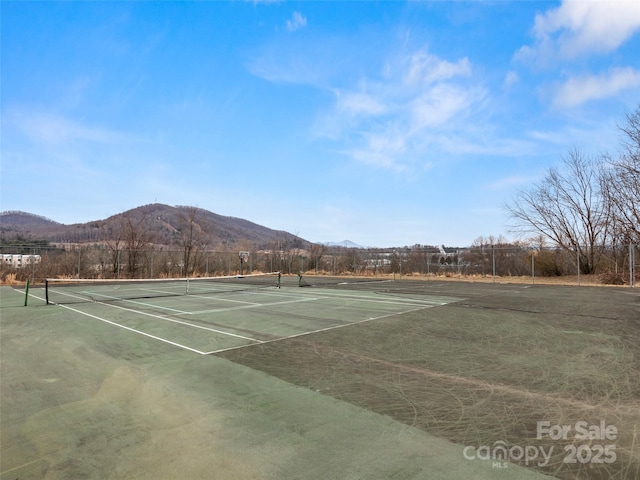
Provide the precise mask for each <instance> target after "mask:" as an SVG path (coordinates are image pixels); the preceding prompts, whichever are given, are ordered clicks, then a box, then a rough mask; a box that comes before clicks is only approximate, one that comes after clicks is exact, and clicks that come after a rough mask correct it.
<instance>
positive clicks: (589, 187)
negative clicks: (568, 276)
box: [507, 149, 610, 274]
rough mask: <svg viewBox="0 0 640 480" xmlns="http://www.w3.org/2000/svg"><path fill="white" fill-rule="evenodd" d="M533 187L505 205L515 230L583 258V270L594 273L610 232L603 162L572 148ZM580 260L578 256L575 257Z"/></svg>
mask: <svg viewBox="0 0 640 480" xmlns="http://www.w3.org/2000/svg"><path fill="white" fill-rule="evenodd" d="M562 163H563V165H562V166H563V170H562V171H560V170H558V169H555V168H552V169H550V170H549V171H548V172H547V175H546V176H545V177H544V178H543V179H542V181H540V182H539V183H537V184H535V185H534V186H533V187H532V188H531V189H529V190H522V191H520V192H518V194H517V196H516V198H515V200H514V201H513V203H512V204H510V205H507V212H508V213H509V216H510V217H511V218H512V219H513V220H514V221H515V224H514V230H515V231H518V232H520V233H526V234H529V235H542V236H543V237H546V238H548V239H549V240H551V242H552V243H554V244H556V245H558V246H560V247H562V248H563V249H565V250H567V251H569V252H572V253H574V254H575V255H577V258H579V262H580V270H581V271H582V273H586V274H587V273H594V271H595V269H596V267H597V265H598V262H599V260H600V257H601V256H602V254H603V253H604V249H605V245H606V242H607V240H608V237H609V234H610V231H609V228H610V209H609V207H608V203H607V202H606V201H605V198H604V195H603V193H602V191H601V189H600V176H599V174H600V162H598V161H596V160H593V159H590V158H586V157H584V156H583V155H582V154H581V153H580V152H579V151H578V150H576V149H574V150H573V151H571V152H570V153H569V155H568V156H567V157H565V158H563V162H562ZM574 258H576V257H574Z"/></svg>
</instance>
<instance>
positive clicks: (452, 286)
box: [0, 279, 640, 479]
mask: <svg viewBox="0 0 640 480" xmlns="http://www.w3.org/2000/svg"><path fill="white" fill-rule="evenodd" d="M342 283H344V284H343V285H335V286H325V287H322V288H297V287H296V286H295V285H296V282H295V279H291V280H290V281H288V282H284V285H283V287H282V288H280V289H277V288H270V289H260V290H257V291H246V292H234V293H231V292H229V293H225V294H222V295H216V294H203V295H197V294H194V295H189V296H184V297H171V298H154V299H138V300H129V301H121V302H107V303H96V302H93V303H91V302H87V303H78V304H73V305H66V306H64V305H49V306H47V305H44V302H43V301H42V300H40V299H39V298H38V297H40V298H42V297H41V292H40V291H39V290H38V289H35V290H32V292H33V295H34V296H33V297H31V298H30V299H29V304H30V305H29V306H28V307H24V306H23V303H24V296H23V295H22V294H20V292H19V291H15V290H13V289H10V288H8V287H2V288H1V289H0V294H1V297H0V299H1V301H2V307H1V310H0V314H1V318H0V321H1V336H0V341H1V345H0V347H1V350H0V352H1V353H0V354H1V360H2V366H1V368H2V371H1V373H2V377H1V379H2V390H1V399H2V404H1V408H2V411H1V414H2V416H1V417H0V419H1V422H2V437H1V441H2V443H1V446H2V459H1V460H2V464H1V476H2V478H3V479H5V478H7V479H9V478H82V477H84V478H367V479H370V478H380V479H382V478H385V479H386V478H398V479H405V478H406V479H409V478H412V479H413V478H415V479H418V478H425V479H426V478H429V479H432V478H442V479H453V478H487V479H490V478H537V477H540V475H542V474H546V475H553V476H557V477H559V478H575V476H576V475H577V476H579V478H618V479H623V478H635V477H634V475H635V476H636V477H637V476H638V475H639V474H640V452H639V445H640V441H638V431H639V430H640V408H639V405H640V374H639V373H638V372H639V371H640V360H639V358H640V347H639V346H638V343H639V342H637V338H638V334H639V333H640V296H639V295H638V293H639V292H638V291H637V290H633V289H622V288H591V287H580V288H577V287H544V286H519V285H500V284H496V285H492V284H486V285H480V284H469V283H464V282H455V283H451V282H449V283H439V282H414V281H408V280H400V281H387V282H373V283H348V282H346V283H345V282H342ZM601 421H604V422H605V424H606V425H613V426H615V428H616V429H617V431H618V434H617V435H616V438H615V439H614V440H608V439H605V440H607V442H608V445H609V446H610V448H609V449H608V450H607V451H606V452H605V451H603V452H601V453H599V450H598V449H597V446H598V445H599V444H600V443H603V441H600V440H599V439H591V440H589V441H586V440H585V441H582V440H579V439H576V435H575V433H576V432H575V428H573V430H572V432H571V433H572V434H573V436H572V437H571V438H567V439H558V440H554V439H552V438H550V436H549V435H548V434H546V433H545V434H544V435H542V436H541V437H542V438H537V434H538V433H539V432H538V428H540V427H539V425H540V424H541V423H540V422H543V423H542V424H543V425H546V423H544V422H548V425H550V426H553V425H571V426H573V427H575V425H576V424H577V422H584V425H585V426H586V427H595V426H599V425H600V424H601V423H600V422H601ZM580 425H582V424H580ZM569 445H574V448H575V453H574V458H575V459H576V462H575V463H569V462H566V461H565V460H566V459H567V458H568V460H571V459H572V457H571V454H572V451H571V447H568V446H569ZM612 445H613V448H611V446H612ZM500 446H505V447H506V452H507V454H506V456H507V458H506V459H504V458H502V457H500V456H499V455H498V458H493V459H488V460H483V459H482V458H483V452H485V451H491V452H493V453H496V452H497V453H498V454H499V453H500V452H501V450H499V449H498V448H497V447H500ZM483 447H486V448H484V449H483ZM533 447H535V448H536V449H537V450H536V453H537V458H535V459H534V458H530V457H532V455H533V453H534V450H533ZM603 448H604V445H603ZM519 449H521V450H522V454H523V456H522V457H521V458H518V454H519V452H520V450H519ZM578 449H579V450H578ZM550 450H553V453H552V454H551V455H550V456H549V460H548V461H547V463H546V464H543V465H541V464H542V463H544V459H545V457H543V456H542V453H545V454H546V453H547V452H549V451H550ZM578 452H579V453H578ZM525 453H526V454H527V457H525ZM612 453H614V454H615V455H614V456H615V459H613V461H611V459H612V458H613V456H612ZM578 455H580V456H578ZM598 455H600V457H599V458H598V459H602V460H603V461H602V462H597V461H593V460H594V458H595V457H596V456H598ZM587 456H589V458H588V460H589V461H586V459H587ZM605 460H606V461H605ZM518 464H520V465H522V466H523V467H526V468H522V467H521V466H518Z"/></svg>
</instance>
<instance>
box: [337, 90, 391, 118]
mask: <svg viewBox="0 0 640 480" xmlns="http://www.w3.org/2000/svg"><path fill="white" fill-rule="evenodd" d="M334 93H335V95H336V109H337V110H338V111H339V112H341V113H344V114H347V115H353V116H357V115H371V116H375V115H381V114H383V113H385V112H386V111H387V110H388V108H387V107H386V106H385V104H384V101H383V99H381V98H376V97H375V96H373V95H371V94H369V93H366V92H347V91H341V90H337V89H336V90H334Z"/></svg>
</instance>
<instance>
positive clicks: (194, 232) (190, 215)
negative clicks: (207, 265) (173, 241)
mask: <svg viewBox="0 0 640 480" xmlns="http://www.w3.org/2000/svg"><path fill="white" fill-rule="evenodd" d="M200 212H201V210H200V209H198V208H196V207H184V208H183V210H182V212H181V215H180V245H181V247H182V251H183V262H184V272H185V275H186V276H190V275H192V274H193V272H194V271H195V270H196V267H197V265H198V264H199V262H200V260H201V257H202V255H203V254H204V251H205V249H206V245H207V237H206V235H205V233H204V231H203V230H202V227H201V226H200V224H199V223H198V221H199V220H200V218H199V217H200V216H201V215H200Z"/></svg>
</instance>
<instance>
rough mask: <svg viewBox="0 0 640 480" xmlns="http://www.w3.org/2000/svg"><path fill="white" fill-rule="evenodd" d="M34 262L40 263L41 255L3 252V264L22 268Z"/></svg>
mask: <svg viewBox="0 0 640 480" xmlns="http://www.w3.org/2000/svg"><path fill="white" fill-rule="evenodd" d="M34 263H40V255H22V254H21V253H3V254H2V265H6V266H11V267H13V268H22V267H26V266H29V265H33V264H34Z"/></svg>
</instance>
